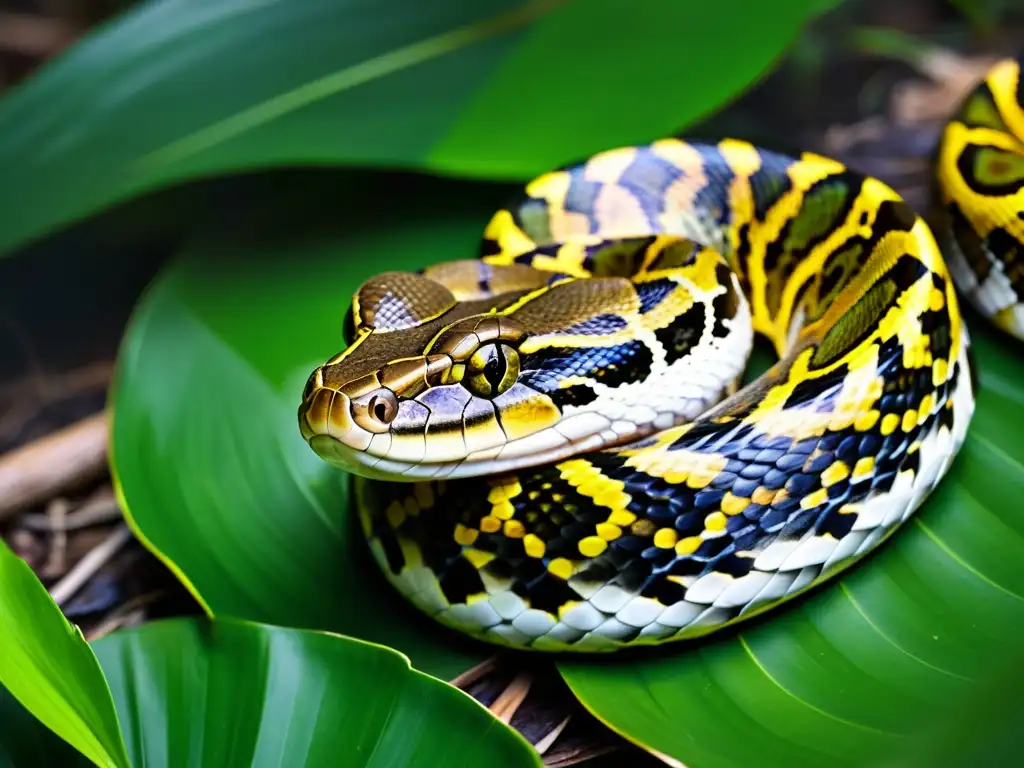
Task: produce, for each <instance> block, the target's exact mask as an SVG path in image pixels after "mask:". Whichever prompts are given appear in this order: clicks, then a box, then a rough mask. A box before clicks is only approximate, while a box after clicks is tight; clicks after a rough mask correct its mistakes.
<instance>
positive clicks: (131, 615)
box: [85, 608, 146, 643]
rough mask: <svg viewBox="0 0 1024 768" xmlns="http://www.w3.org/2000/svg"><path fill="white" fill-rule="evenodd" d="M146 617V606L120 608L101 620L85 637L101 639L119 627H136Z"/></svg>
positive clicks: (90, 639)
mask: <svg viewBox="0 0 1024 768" xmlns="http://www.w3.org/2000/svg"><path fill="white" fill-rule="evenodd" d="M145 618H146V609H145V608H134V609H132V610H129V611H124V610H121V609H118V611H117V612H116V613H114V614H112V615H110V616H108V617H107V618H105V619H104V620H103V621H102V622H100V624H99V626H97V627H96V629H94V630H92V631H91V632H89V633H88V634H87V635H86V636H85V639H86V640H87V641H88V642H90V643H91V642H93V641H95V640H99V639H100V638H101V637H106V636H107V635H109V634H110V633H111V632H115V631H117V630H118V629H123V628H125V627H134V626H137V625H139V624H141V623H142V622H143V621H144V620H145Z"/></svg>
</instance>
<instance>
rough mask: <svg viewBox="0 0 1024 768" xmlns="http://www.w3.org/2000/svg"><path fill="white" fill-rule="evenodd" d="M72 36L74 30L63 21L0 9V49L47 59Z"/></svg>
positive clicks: (67, 42) (68, 41)
mask: <svg viewBox="0 0 1024 768" xmlns="http://www.w3.org/2000/svg"><path fill="white" fill-rule="evenodd" d="M74 38H75V30H74V29H73V28H72V27H69V26H68V25H67V24H64V23H63V22H60V21H54V20H53V19H47V18H43V17H42V16H33V15H32V14H28V13H11V12H6V11H0V50H4V51H11V52H13V53H19V54H22V55H24V56H40V57H43V58H48V57H50V56H53V55H54V54H55V53H57V52H59V51H60V50H61V49H62V48H64V47H66V46H67V45H68V44H69V43H70V42H71V41H72V40H74Z"/></svg>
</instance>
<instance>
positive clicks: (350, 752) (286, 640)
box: [93, 619, 541, 768]
mask: <svg viewBox="0 0 1024 768" xmlns="http://www.w3.org/2000/svg"><path fill="white" fill-rule="evenodd" d="M93 647H94V649H95V651H96V656H97V657H98V658H99V660H100V663H101V664H102V665H103V670H104V672H106V674H107V680H108V681H109V682H110V687H111V690H112V691H113V693H114V701H115V702H116V703H117V712H118V716H119V717H120V720H121V726H122V728H123V729H124V734H125V741H126V742H127V744H128V749H129V752H130V754H131V758H132V764H133V765H136V766H146V768H179V766H180V767H181V768H191V767H193V766H194V767H195V768H199V767H200V766H253V767H254V768H259V767H260V766H268V767H269V766H282V765H288V766H297V767H298V766H306V768H320V767H321V766H323V767H324V768H326V767H327V766H342V765H343V766H365V767H366V768H392V766H394V767H395V768H420V767H421V768H441V766H447V768H457V767H458V766H463V765H488V766H496V767H499V766H500V767H502V768H531V767H532V768H539V766H540V765H541V761H540V757H539V756H538V755H537V753H536V751H535V750H534V749H533V747H531V746H530V744H529V743H528V742H527V741H526V740H525V739H524V738H523V737H522V736H520V735H519V734H518V733H516V732H515V731H514V730H512V729H511V728H509V727H507V726H505V725H504V724H502V723H501V722H499V721H498V720H497V719H496V718H495V717H494V716H493V715H491V713H490V712H488V711H487V710H486V709H485V708H484V707H483V706H481V705H480V704H479V703H477V702H476V701H474V700H473V699H472V698H471V697H470V696H468V695H466V694H465V693H463V692H462V691H460V690H458V689H457V688H453V687H452V686H450V685H447V684H446V683H442V682H440V681H438V680H435V679H434V678H432V677H430V676H428V675H425V674H423V673H421V672H417V671H416V670H414V669H411V668H410V666H409V660H408V659H407V658H405V657H403V656H402V655H401V654H399V653H396V652H394V651H392V650H390V649H388V648H382V647H380V646H377V645H372V644H370V643H364V642H360V641H356V640H351V639H348V638H342V637H337V636H335V635H330V634H326V633H321V632H307V631H301V630H295V629H286V628H283V627H269V626H261V625H257V624H250V623H248V622H236V621H231V620H225V621H214V622H212V623H210V622H207V621H196V620H186V619H175V620H171V621H161V622H156V623H152V624H148V625H146V626H143V627H141V628H139V629H133V630H128V631H122V632H117V633H115V634H113V635H111V636H109V637H106V638H104V639H102V640H100V641H97V642H96V643H95V644H94V646H93Z"/></svg>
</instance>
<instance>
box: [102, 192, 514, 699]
mask: <svg viewBox="0 0 1024 768" xmlns="http://www.w3.org/2000/svg"><path fill="white" fill-rule="evenodd" d="M364 181H365V184H359V185H356V192H358V194H359V196H360V197H359V198H357V199H353V198H351V197H345V196H343V195H339V199H337V200H336V201H333V200H330V199H329V198H326V197H323V196H322V195H321V192H322V190H323V187H322V186H316V185H313V182H310V184H311V186H310V188H309V190H308V191H307V192H306V194H305V195H304V197H305V198H308V199H309V201H310V202H309V203H305V202H304V201H300V203H302V204H301V205H300V208H299V213H298V214H295V215H292V216H288V215H287V214H282V215H281V216H280V217H278V218H279V219H280V221H279V222H276V221H274V219H273V217H271V216H269V215H267V212H266V211H264V210H262V209H257V210H253V211H251V212H250V216H251V221H253V222H263V223H264V224H265V226H262V227H260V228H259V229H257V230H255V231H252V232H250V233H247V235H245V236H243V235H241V234H239V236H238V237H236V238H234V239H232V240H231V241H230V242H229V241H228V240H223V241H217V240H213V241H208V242H206V243H205V244H203V245H201V246H197V247H195V248H193V249H192V250H191V251H190V252H188V253H187V254H185V255H184V256H183V257H182V258H180V259H178V260H177V261H176V262H175V263H173V265H172V266H171V267H170V268H169V269H167V270H166V271H165V272H164V273H163V274H162V275H161V277H160V278H159V279H158V280H157V282H156V283H155V284H154V285H153V286H152V288H151V290H150V291H149V292H148V294H147V295H146V297H145V298H144V300H143V301H142V302H141V303H140V305H139V307H138V308H137V310H136V312H135V315H134V317H133V320H132V323H131V325H130V328H129V330H128V333H127V336H126V338H125V340H124V344H123V347H122V350H121V354H120V360H119V364H118V372H117V378H116V382H115V387H114V391H113V406H114V408H113V413H114V416H113V419H114V423H113V448H112V456H113V462H112V463H113V468H114V475H115V479H116V482H117V483H118V485H119V487H120V491H121V493H122V494H123V500H124V506H125V509H126V510H127V512H128V515H129V516H130V518H131V519H132V521H133V524H134V527H135V529H136V531H137V532H138V533H139V535H140V537H141V538H143V539H144V540H146V541H147V542H148V543H149V545H150V546H151V547H152V548H154V549H155V550H156V551H157V552H158V553H159V554H161V555H162V556H163V557H165V558H166V559H167V560H168V561H169V562H170V563H171V564H172V567H173V568H174V569H175V570H176V571H177V572H178V573H179V574H180V576H181V578H182V580H183V581H184V582H185V583H186V584H189V585H190V586H191V588H192V589H193V591H194V592H195V593H196V595H197V596H198V597H199V599H200V600H201V601H202V602H203V603H204V604H205V605H206V606H207V607H208V608H209V609H210V610H211V611H212V612H213V613H214V614H217V615H231V616H236V617H242V618H247V619H251V620H255V621H264V622H268V623H272V624H280V625H286V626H296V627H306V628H314V629H331V630H335V631H339V632H341V633H343V634H348V635H354V636H357V637H361V638H364V639H368V640H373V641H376V642H380V643H384V644H386V645H390V646H393V647H396V648H398V649H399V650H401V651H403V652H405V653H407V654H408V655H409V656H410V657H411V658H412V660H413V663H414V664H415V666H416V667H417V668H419V669H423V670H426V671H428V672H430V673H432V674H435V675H438V676H441V677H444V678H446V679H450V678H451V677H453V676H455V675H456V674H458V673H459V672H462V671H464V670H465V669H466V668H468V667H469V666H472V665H473V664H474V663H476V662H478V661H480V660H481V659H482V658H484V655H485V654H487V653H489V652H490V650H489V649H488V648H486V647H484V646H480V645H473V644H469V643H466V642H464V641H463V640H462V638H461V637H460V636H459V635H457V634H455V633H450V632H447V631H444V630H441V629H439V628H438V627H437V626H435V625H434V623H433V622H430V621H429V620H428V619H426V618H425V617H421V616H420V615H419V614H418V613H417V612H415V611H413V610H410V609H409V608H408V606H407V605H406V604H405V603H404V601H402V599H401V598H400V597H398V596H397V595H396V593H395V592H394V590H393V589H392V588H391V587H390V586H389V585H388V584H387V583H386V582H385V581H384V579H383V577H382V576H381V575H380V574H379V572H378V569H377V567H376V565H375V564H374V563H373V562H372V560H370V558H369V555H368V552H367V548H366V546H365V543H364V541H363V539H362V534H361V533H360V531H359V528H358V526H356V525H354V521H352V520H351V519H350V518H349V517H348V476H347V475H346V474H345V473H343V472H341V471H339V470H336V469H334V468H333V467H330V466H329V465H327V464H326V463H325V462H323V461H322V460H321V459H320V458H319V457H317V456H316V455H315V454H314V453H313V452H312V451H311V450H310V449H309V447H308V446H307V445H306V444H305V442H304V441H303V440H302V437H301V435H300V434H299V430H298V422H297V420H296V409H297V408H298V403H299V399H300V397H301V393H302V389H303V385H304V384H305V380H306V377H307V376H308V375H309V372H310V371H311V370H312V369H313V368H314V367H315V366H316V365H317V364H319V363H321V362H323V361H324V360H326V359H327V358H329V357H331V356H332V355H333V354H334V353H335V352H337V351H338V350H339V349H340V348H341V347H342V346H343V341H342V338H341V327H342V319H343V314H344V312H345V311H346V310H347V309H348V305H349V302H350V301H351V296H352V293H353V291H354V290H355V289H356V288H357V287H358V285H359V284H360V283H361V282H362V281H364V280H365V279H367V278H368V277H370V276H371V275H373V274H374V273H375V272H377V271H379V270H381V269H385V268H398V269H402V268H412V267H417V266H422V265H424V264H427V263H430V262H433V261H436V260H438V259H442V258H459V257H462V256H467V255H471V254H473V253H474V252H475V249H476V247H477V245H478V242H479V238H480V235H481V231H482V227H483V225H484V223H485V222H486V220H487V218H488V216H489V214H490V213H491V211H492V210H494V209H495V208H496V207H497V206H498V205H499V204H500V201H501V200H503V199H504V197H505V195H506V194H507V190H505V189H503V188H495V189H491V188H489V187H486V186H485V187H482V188H481V187H478V186H472V187H470V186H469V185H457V184H453V183H441V182H436V181H435V182H427V181H425V180H422V179H420V180H417V179H408V180H402V179H389V178H386V177H383V176H381V177H369V178H367V179H365V180H364ZM396 188H400V189H401V190H402V193H403V194H402V197H403V198H404V200H405V202H404V203H403V204H402V205H400V206H399V205H396V204H395V197H396V195H395V192H394V190H395V189H396ZM318 199H321V200H322V204H321V205H320V206H319V208H318V209H317V211H319V213H318V212H316V211H314V210H312V208H313V201H316V200H318ZM337 209H341V210H345V211H347V212H348V214H349V217H350V218H351V219H353V220H355V221H365V223H364V224H362V225H359V226H355V225H353V226H347V225H346V226H345V227H344V228H345V230H346V232H345V234H344V235H338V234H337V233H336V232H335V231H333V230H331V229H329V228H328V229H325V228H324V226H323V221H324V218H325V216H326V217H327V218H328V220H330V219H333V218H336V214H335V213H334V211H335V210H337ZM250 226H252V225H250ZM288 231H298V232H301V233H303V234H298V235H293V236H290V237H286V236H282V235H280V234H277V235H275V234H274V233H275V232H278V233H279V232H288Z"/></svg>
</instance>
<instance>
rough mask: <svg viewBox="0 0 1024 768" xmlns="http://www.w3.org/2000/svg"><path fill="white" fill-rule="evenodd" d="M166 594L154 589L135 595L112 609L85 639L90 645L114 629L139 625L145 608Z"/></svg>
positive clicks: (164, 591)
mask: <svg viewBox="0 0 1024 768" xmlns="http://www.w3.org/2000/svg"><path fill="white" fill-rule="evenodd" d="M166 594H167V593H166V590H163V589H155V590H152V591H151V592H146V593H145V594H142V595H136V596H135V597H133V598H132V599H131V600H128V601H127V602H125V603H123V604H121V605H119V606H117V607H116V608H112V609H111V610H110V611H109V612H108V613H107V615H106V616H104V617H103V620H102V621H101V622H100V623H99V624H98V625H97V626H96V627H95V628H94V629H92V630H91V631H90V632H88V633H87V634H86V636H85V639H86V640H88V641H89V642H90V643H91V642H92V641H93V640H99V639H100V638H101V637H103V636H105V635H109V634H110V633H111V632H113V631H114V630H116V629H120V628H122V627H126V626H133V625H134V623H136V621H137V622H138V623H141V622H142V621H143V620H144V619H145V618H146V607H147V606H149V605H150V604H151V603H155V602H156V601H157V600H159V599H160V598H161V597H164V596H165V595H166ZM137 617H138V618H137Z"/></svg>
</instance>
